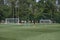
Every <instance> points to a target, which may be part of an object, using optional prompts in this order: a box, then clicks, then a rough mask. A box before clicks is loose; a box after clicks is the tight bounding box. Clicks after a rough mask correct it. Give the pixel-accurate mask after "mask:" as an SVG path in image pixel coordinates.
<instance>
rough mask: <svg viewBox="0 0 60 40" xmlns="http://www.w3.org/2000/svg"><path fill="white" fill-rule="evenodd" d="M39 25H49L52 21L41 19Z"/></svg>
mask: <svg viewBox="0 0 60 40" xmlns="http://www.w3.org/2000/svg"><path fill="white" fill-rule="evenodd" d="M40 23H42V24H51V23H52V21H51V20H49V19H45V20H44V19H41V20H40Z"/></svg>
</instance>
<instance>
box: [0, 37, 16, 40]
mask: <svg viewBox="0 0 60 40" xmlns="http://www.w3.org/2000/svg"><path fill="white" fill-rule="evenodd" d="M0 40H16V39H12V38H4V37H0Z"/></svg>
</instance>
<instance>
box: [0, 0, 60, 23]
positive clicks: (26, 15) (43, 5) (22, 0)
mask: <svg viewBox="0 0 60 40" xmlns="http://www.w3.org/2000/svg"><path fill="white" fill-rule="evenodd" d="M8 2H9V3H10V5H9V6H8V5H3V4H2V6H1V5H0V15H3V16H0V18H2V17H3V18H7V17H14V18H16V17H19V18H20V20H36V21H38V20H40V19H41V18H42V19H51V20H54V21H56V22H59V20H60V16H59V15H60V14H59V13H60V12H58V11H57V7H56V5H55V0H47V1H45V2H44V0H41V1H39V2H36V1H35V0H18V2H17V0H8ZM16 3H17V4H16ZM16 5H17V7H16ZM3 18H2V19H3Z"/></svg>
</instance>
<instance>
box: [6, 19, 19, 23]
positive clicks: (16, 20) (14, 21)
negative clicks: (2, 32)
mask: <svg viewBox="0 0 60 40" xmlns="http://www.w3.org/2000/svg"><path fill="white" fill-rule="evenodd" d="M5 23H6V24H8V23H19V18H6V19H5Z"/></svg>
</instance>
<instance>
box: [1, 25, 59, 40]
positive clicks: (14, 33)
mask: <svg viewBox="0 0 60 40" xmlns="http://www.w3.org/2000/svg"><path fill="white" fill-rule="evenodd" d="M0 40H60V24H48V25H47V24H35V25H34V24H29V25H28V24H24V25H12V24H0Z"/></svg>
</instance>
